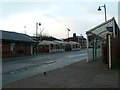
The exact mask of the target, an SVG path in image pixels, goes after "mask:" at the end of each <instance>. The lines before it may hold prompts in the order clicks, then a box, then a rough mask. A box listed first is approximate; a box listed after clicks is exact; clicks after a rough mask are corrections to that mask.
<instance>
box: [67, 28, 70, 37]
mask: <svg viewBox="0 0 120 90" xmlns="http://www.w3.org/2000/svg"><path fill="white" fill-rule="evenodd" d="M67 30H68V38H69V31H70V29H69V28H67Z"/></svg>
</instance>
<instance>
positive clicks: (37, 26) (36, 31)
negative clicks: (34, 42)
mask: <svg viewBox="0 0 120 90" xmlns="http://www.w3.org/2000/svg"><path fill="white" fill-rule="evenodd" d="M37 31H38V23H36V37H37V36H38V35H37Z"/></svg>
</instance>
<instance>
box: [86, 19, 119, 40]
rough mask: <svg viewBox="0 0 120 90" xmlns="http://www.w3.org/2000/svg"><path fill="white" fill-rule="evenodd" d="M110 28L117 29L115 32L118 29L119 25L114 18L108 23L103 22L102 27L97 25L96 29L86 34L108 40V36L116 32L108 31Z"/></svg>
mask: <svg viewBox="0 0 120 90" xmlns="http://www.w3.org/2000/svg"><path fill="white" fill-rule="evenodd" d="M113 23H114V24H115V26H114V25H113ZM110 27H112V28H115V30H116V28H118V25H117V23H116V21H115V18H114V17H113V18H111V19H109V20H108V21H106V22H103V23H101V24H100V25H97V26H96V27H94V28H92V29H90V30H88V31H87V32H86V34H87V35H88V36H91V35H97V36H99V37H101V38H104V39H106V34H111V33H114V32H115V31H112V32H110V31H108V30H107V28H110ZM118 31H119V28H118Z"/></svg>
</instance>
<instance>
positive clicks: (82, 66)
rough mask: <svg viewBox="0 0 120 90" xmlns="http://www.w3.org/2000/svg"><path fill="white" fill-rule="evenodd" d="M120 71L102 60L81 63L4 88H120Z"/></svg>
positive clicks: (16, 82)
mask: <svg viewBox="0 0 120 90" xmlns="http://www.w3.org/2000/svg"><path fill="white" fill-rule="evenodd" d="M118 84H119V83H118V70H110V69H107V66H106V65H105V64H103V63H102V61H101V60H96V61H92V62H89V63H87V62H86V61H80V62H77V63H74V64H71V65H68V66H65V67H63V68H59V69H55V70H52V71H48V72H47V73H46V75H44V74H39V75H36V76H32V77H29V78H26V79H22V80H19V81H15V82H13V83H10V84H7V85H5V86H3V88H118V86H120V85H118Z"/></svg>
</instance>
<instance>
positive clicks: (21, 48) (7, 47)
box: [2, 41, 31, 58]
mask: <svg viewBox="0 0 120 90" xmlns="http://www.w3.org/2000/svg"><path fill="white" fill-rule="evenodd" d="M11 43H12V42H6V41H3V42H2V57H3V58H7V57H16V56H25V55H30V54H31V48H30V44H29V43H23V42H14V43H15V47H14V49H13V50H11Z"/></svg>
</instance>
